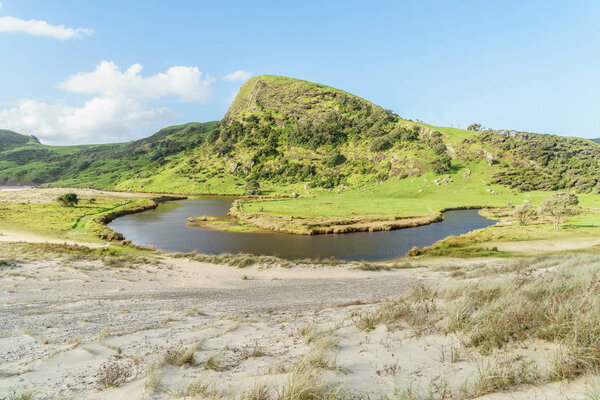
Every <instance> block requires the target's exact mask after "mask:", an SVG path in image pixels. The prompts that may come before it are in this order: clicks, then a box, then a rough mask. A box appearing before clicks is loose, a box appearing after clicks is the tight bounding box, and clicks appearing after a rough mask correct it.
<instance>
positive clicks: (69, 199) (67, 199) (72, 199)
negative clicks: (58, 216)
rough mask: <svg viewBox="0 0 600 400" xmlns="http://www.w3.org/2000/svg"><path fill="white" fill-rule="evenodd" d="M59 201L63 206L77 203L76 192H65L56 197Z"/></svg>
mask: <svg viewBox="0 0 600 400" xmlns="http://www.w3.org/2000/svg"><path fill="white" fill-rule="evenodd" d="M56 200H58V202H59V203H61V204H62V205H63V206H67V207H72V206H74V205H75V204H77V203H79V199H78V198H77V194H76V193H65V194H63V195H60V196H58V197H57V199H56Z"/></svg>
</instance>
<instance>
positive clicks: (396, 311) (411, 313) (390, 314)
mask: <svg viewBox="0 0 600 400" xmlns="http://www.w3.org/2000/svg"><path fill="white" fill-rule="evenodd" d="M437 311H438V310H437V303H436V292H435V289H433V288H430V287H427V286H425V285H423V284H418V285H416V286H414V287H413V289H412V291H411V292H410V293H409V294H408V295H407V296H406V297H400V298H397V299H391V300H387V301H384V302H383V303H382V304H381V305H380V306H379V307H377V308H376V309H375V310H374V311H373V312H371V313H367V314H360V312H358V313H354V315H355V316H358V321H357V326H358V327H359V328H360V329H362V330H366V331H369V330H373V329H375V327H376V325H378V324H385V325H387V326H388V328H390V329H401V328H407V327H409V328H411V329H413V330H414V332H415V334H416V335H417V336H420V335H422V334H424V333H429V332H433V331H435V330H436V329H438V328H437V322H438V321H439V320H440V319H441V316H440V314H439V313H438V312H437Z"/></svg>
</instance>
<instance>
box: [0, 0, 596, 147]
mask: <svg viewBox="0 0 600 400" xmlns="http://www.w3.org/2000/svg"><path fill="white" fill-rule="evenodd" d="M0 1H2V7H1V8H0V51H1V53H0V54H1V55H2V60H3V61H2V62H1V63H0V82H1V85H0V87H1V88H2V90H0V128H8V129H14V130H17V131H19V132H22V133H26V134H36V135H38V136H39V137H41V138H42V140H44V141H45V142H47V143H59V144H68V143H96V142H106V141H113V140H125V139H132V138H139V137H142V136H146V135H148V134H150V133H152V132H154V131H156V130H157V129H159V128H161V127H163V126H165V125H168V124H174V123H184V122H189V121H208V120H218V119H220V118H221V117H222V116H223V114H224V113H225V111H226V110H227V107H228V104H229V102H230V101H231V99H232V98H233V95H234V94H235V91H236V90H237V89H238V88H239V87H240V85H241V84H242V83H243V81H242V80H243V79H244V78H245V77H247V76H249V75H260V74H276V75H286V76H291V77H296V78H301V79H307V80H311V81H316V82H320V83H325V84H328V85H331V86H334V87H338V88H340V89H343V90H346V91H348V92H351V93H354V94H357V95H359V96H361V97H364V98H367V99H369V100H371V101H373V102H374V103H376V104H379V105H381V106H383V107H385V108H389V109H392V110H394V111H395V112H397V113H398V114H400V115H401V116H403V117H406V118H410V119H417V118H418V119H420V120H423V121H425V122H428V123H432V124H436V125H444V126H460V127H466V126H467V125H468V124H469V123H471V122H480V123H482V124H483V125H486V126H489V127H493V128H510V129H518V130H525V131H533V132H541V133H555V134H560V135H572V136H581V137H599V136H600V119H599V118H598V117H597V116H598V110H599V109H600V97H599V96H598V93H599V89H600V79H599V75H600V73H599V72H600V51H599V50H600V27H599V25H598V23H597V21H599V20H600V3H599V2H597V1H526V2H522V1H509V0H507V1H452V0H448V1H389V2H388V1H369V2H367V1H361V2H358V1H349V0H346V1H329V2H323V1H310V0H309V1H302V2H288V1H285V2H284V1H255V2H248V1H239V2H237V1H230V2H215V1H210V2H208V1H207V2H202V1H122V0H121V1H112V0H102V1H96V0H86V1H78V0H62V1H53V2H48V1H41V0H36V1H34V0H0ZM31 20H35V21H31ZM61 26H63V27H61ZM132 66H133V67H132ZM140 66H141V67H143V69H142V68H141V67H140ZM126 71H129V72H126ZM235 71H242V72H238V73H237V74H236V75H235V76H233V78H239V79H231V80H227V79H226V76H227V75H228V74H231V73H233V72H235ZM230 78H231V76H230Z"/></svg>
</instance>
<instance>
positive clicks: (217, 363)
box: [204, 353, 224, 371]
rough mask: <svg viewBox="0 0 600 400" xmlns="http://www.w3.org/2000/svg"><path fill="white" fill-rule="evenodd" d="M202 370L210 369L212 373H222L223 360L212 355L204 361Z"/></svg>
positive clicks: (217, 355) (218, 355)
mask: <svg viewBox="0 0 600 400" xmlns="http://www.w3.org/2000/svg"><path fill="white" fill-rule="evenodd" d="M204 369H212V370H213V371H223V369H224V368H223V358H222V357H221V355H220V354H218V353H212V354H211V355H209V356H208V358H207V359H206V361H204Z"/></svg>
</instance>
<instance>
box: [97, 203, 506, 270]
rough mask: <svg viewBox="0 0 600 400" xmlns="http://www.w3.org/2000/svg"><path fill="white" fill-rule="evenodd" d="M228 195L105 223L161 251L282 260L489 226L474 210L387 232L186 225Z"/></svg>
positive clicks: (380, 255) (390, 247) (388, 248)
mask: <svg viewBox="0 0 600 400" xmlns="http://www.w3.org/2000/svg"><path fill="white" fill-rule="evenodd" d="M232 201H233V199H231V198H218V197H205V198H200V199H194V200H183V201H172V202H167V203H161V204H159V206H158V207H157V208H156V209H155V210H150V211H145V212H142V213H138V214H131V215H126V216H124V217H120V218H117V219H116V220H114V221H113V222H111V223H110V224H109V225H108V226H109V227H110V228H111V229H113V230H115V231H117V232H120V233H122V234H123V235H124V236H125V238H126V239H129V240H131V241H133V242H134V243H136V244H140V245H147V246H155V247H156V248H159V249H162V250H171V251H181V252H189V251H192V250H198V252H200V253H207V254H219V253H253V254H268V255H277V256H279V257H283V258H286V259H301V258H311V259H314V258H328V257H332V256H333V257H335V258H339V259H345V260H370V261H374V260H386V259H393V258H397V257H402V256H404V255H405V254H406V252H407V251H408V250H410V249H411V248H412V247H413V246H417V247H423V246H428V245H431V244H433V243H435V242H437V241H438V240H441V239H443V238H445V237H447V236H450V235H460V234H463V233H466V232H469V231H472V230H475V229H481V228H485V227H486V226H490V225H493V224H494V223H495V221H492V220H489V219H487V218H485V217H482V216H481V215H479V214H478V212H477V211H478V210H457V211H447V212H445V213H444V220H443V221H441V222H436V223H433V224H429V225H423V226H419V227H416V228H407V229H398V230H394V231H388V232H360V233H345V234H338V235H312V236H305V235H291V234H280V233H236V232H219V231H212V230H206V229H202V228H197V227H196V228H193V227H188V226H187V225H186V223H187V219H188V217H192V216H199V215H210V216H222V215H226V214H227V212H228V211H229V208H230V206H231V202H232Z"/></svg>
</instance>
